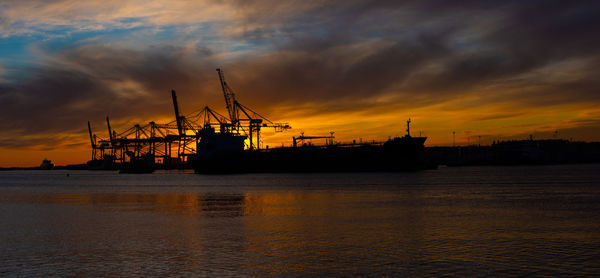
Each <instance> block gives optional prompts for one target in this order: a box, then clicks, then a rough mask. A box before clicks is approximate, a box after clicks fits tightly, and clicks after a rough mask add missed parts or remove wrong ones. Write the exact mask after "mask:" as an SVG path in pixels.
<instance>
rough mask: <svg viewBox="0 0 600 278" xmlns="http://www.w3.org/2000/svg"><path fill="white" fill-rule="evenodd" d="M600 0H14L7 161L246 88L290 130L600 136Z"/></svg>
mask: <svg viewBox="0 0 600 278" xmlns="http://www.w3.org/2000/svg"><path fill="white" fill-rule="evenodd" d="M599 15H600V2H599V1H551V0H540V1H534V0H532V1H523V0H518V1H509V0H506V1H485V0H473V1H443V0H432V1H427V0H418V1H399V0H398V1H352V0H342V1H281V0H273V1H269V0H264V1H200V0H198V1H151V0H143V1H141V0H140V1H121V0H119V1H113V0H103V1H95V0H87V1H80V0H64V1H16V0H15V1H11V0H8V1H2V2H0V54H1V55H0V103H1V104H2V109H0V167H7V166H35V165H39V164H40V162H41V160H42V159H43V158H49V159H52V160H53V161H54V162H55V163H56V164H58V165H64V164H70V163H84V162H85V161H87V160H89V159H90V146H89V138H88V134H87V121H88V120H89V121H90V122H91V123H92V127H93V129H94V132H96V133H97V134H98V135H99V136H101V137H107V132H106V125H105V121H104V118H105V117H106V116H110V117H111V121H112V122H111V124H112V125H113V127H114V129H116V130H117V131H124V130H125V129H127V128H129V127H130V126H132V125H133V124H135V123H140V124H146V123H148V122H149V121H156V122H163V123H165V122H169V121H172V120H173V119H174V116H173V111H172V105H171V97H170V90H171V89H175V90H176V91H177V94H178V98H179V101H180V106H181V110H182V112H183V114H188V113H191V112H193V111H195V110H198V109H201V108H203V107H204V106H206V105H208V106H210V107H212V108H213V109H215V110H217V111H219V112H221V113H222V114H226V112H225V103H224V101H223V95H222V93H221V89H220V85H219V81H218V76H217V73H216V71H215V69H216V68H217V67H220V68H222V69H223V70H224V72H225V74H226V78H227V80H228V83H229V85H230V86H231V87H232V88H233V89H234V90H235V92H236V97H237V99H238V100H239V101H240V102H241V103H243V104H244V105H246V106H248V107H251V108H252V109H253V110H255V111H257V112H259V113H261V114H262V115H264V116H266V117H267V118H269V119H271V120H273V121H276V122H287V123H289V124H290V125H291V126H292V127H293V129H291V130H288V131H287V132H284V133H277V134H275V133H273V131H269V130H265V131H264V133H263V136H264V144H270V145H272V146H278V145H281V143H284V144H286V145H289V144H291V137H292V136H294V135H299V134H300V132H305V134H306V135H326V134H329V132H330V131H334V132H335V135H336V139H337V140H340V141H351V140H352V139H356V140H357V141H358V140H359V138H362V139H363V140H386V139H387V138H388V137H389V136H399V135H403V134H404V132H405V131H404V130H405V121H406V119H408V118H409V117H410V118H411V119H412V121H413V124H412V126H411V128H412V131H413V132H414V133H416V134H418V133H421V134H422V135H425V136H428V137H429V139H428V141H427V144H426V145H429V146H435V145H449V144H452V132H453V131H455V132H456V141H457V143H459V144H468V143H473V142H475V140H478V139H477V138H479V136H481V141H482V143H483V144H488V143H491V142H492V141H493V140H498V139H523V138H527V137H529V134H533V136H534V138H540V139H541V138H553V137H557V138H564V139H571V138H572V139H573V140H585V141H593V140H594V141H598V140H600V74H599V73H600V68H599V66H600V31H599V30H600V16H599Z"/></svg>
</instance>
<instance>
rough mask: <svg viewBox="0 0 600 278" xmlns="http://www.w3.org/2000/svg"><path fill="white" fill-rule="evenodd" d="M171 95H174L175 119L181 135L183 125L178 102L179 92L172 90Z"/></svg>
mask: <svg viewBox="0 0 600 278" xmlns="http://www.w3.org/2000/svg"><path fill="white" fill-rule="evenodd" d="M171 97H173V107H174V108H175V121H177V131H178V132H179V135H182V134H183V126H182V124H181V116H179V105H178V104H177V94H176V93H175V90H171Z"/></svg>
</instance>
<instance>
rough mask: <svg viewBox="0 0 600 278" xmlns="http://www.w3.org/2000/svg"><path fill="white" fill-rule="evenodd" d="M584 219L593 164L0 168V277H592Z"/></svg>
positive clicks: (599, 199) (593, 191) (594, 192)
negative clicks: (207, 171) (146, 170)
mask: <svg viewBox="0 0 600 278" xmlns="http://www.w3.org/2000/svg"><path fill="white" fill-rule="evenodd" d="M67 173H68V174H69V176H67ZM598 219H600V165H563V166H527V167H464V168H440V169H439V170H432V171H423V172H418V173H332V174H253V175H230V176H218V175H212V176H202V175H195V174H192V173H190V172H177V171H172V172H157V173H155V174H151V175H119V174H117V173H116V172H85V171H6V172H0V221H1V223H2V225H1V226H0V236H1V238H2V241H1V242H0V262H2V263H1V264H0V276H49V275H57V276H82V275H83V276H166V275H176V276H186V275H187V276H266V275H281V276H303V275H317V276H322V275H333V276H350V275H369V276H371V275H372V276H397V275H403V276H407V275H411V276H415V275H416V276H422V275H429V276H439V275H443V274H450V275H458V276H475V275H480V276H488V275H493V276H506V275H540V276H547V275H598V274H600V263H598V259H599V258H600V222H599V221H598Z"/></svg>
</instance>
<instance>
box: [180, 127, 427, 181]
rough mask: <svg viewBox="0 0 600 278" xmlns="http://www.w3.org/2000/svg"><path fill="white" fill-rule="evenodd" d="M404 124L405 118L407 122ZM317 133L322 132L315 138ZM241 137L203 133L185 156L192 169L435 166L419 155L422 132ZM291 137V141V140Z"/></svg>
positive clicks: (408, 168)
mask: <svg viewBox="0 0 600 278" xmlns="http://www.w3.org/2000/svg"><path fill="white" fill-rule="evenodd" d="M409 124H410V120H409V121H408V122H407V125H409ZM320 138H322V137H320ZM244 140H246V136H240V135H233V134H227V133H225V134H222V133H213V134H212V135H211V134H204V136H203V137H202V139H201V140H200V142H199V145H198V154H197V155H196V156H193V157H191V158H190V163H191V165H192V167H193V168H194V170H195V172H196V173H202V174H211V173H274V172H354V171H367V172H372V171H417V170H424V169H435V168H437V165H436V164H434V163H432V162H430V161H428V160H427V159H425V157H424V154H423V148H424V144H425V141H426V140H427V137H413V136H410V126H408V128H407V134H406V135H405V136H403V137H396V138H394V139H390V140H388V141H387V142H385V143H381V144H346V145H342V144H333V142H331V144H328V145H324V146H314V145H310V144H308V145H303V146H294V147H282V148H273V149H266V150H244ZM294 141H295V140H294Z"/></svg>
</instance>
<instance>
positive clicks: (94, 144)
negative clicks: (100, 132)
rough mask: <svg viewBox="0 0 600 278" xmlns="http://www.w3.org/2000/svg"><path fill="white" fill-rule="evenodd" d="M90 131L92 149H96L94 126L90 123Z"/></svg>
mask: <svg viewBox="0 0 600 278" xmlns="http://www.w3.org/2000/svg"><path fill="white" fill-rule="evenodd" d="M88 131H89V132H90V142H91V143H92V149H93V148H96V142H94V135H92V126H91V125H90V121H88Z"/></svg>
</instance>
